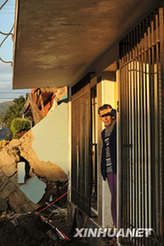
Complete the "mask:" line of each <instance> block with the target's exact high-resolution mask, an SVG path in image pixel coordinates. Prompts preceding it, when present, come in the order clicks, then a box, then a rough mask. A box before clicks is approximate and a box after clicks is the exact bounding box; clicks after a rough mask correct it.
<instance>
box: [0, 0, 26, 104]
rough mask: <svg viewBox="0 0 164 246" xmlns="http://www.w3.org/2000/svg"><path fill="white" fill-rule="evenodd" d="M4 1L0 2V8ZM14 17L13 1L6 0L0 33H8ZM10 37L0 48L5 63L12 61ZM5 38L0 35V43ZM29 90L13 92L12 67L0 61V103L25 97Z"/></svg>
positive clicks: (0, 13)
mask: <svg viewBox="0 0 164 246" xmlns="http://www.w3.org/2000/svg"><path fill="white" fill-rule="evenodd" d="M4 2H5V0H0V6H2V4H3V3H4ZM14 15H15V0H8V2H7V3H6V4H5V6H3V8H2V9H0V31H1V32H4V33H8V32H9V31H10V30H11V28H12V26H13V24H14ZM11 37H12V36H11V35H10V36H9V37H8V38H7V39H6V40H5V42H4V43H3V45H2V46H1V47H0V57H1V58H2V59H3V60H5V61H12V60H13V41H12V38H11ZM4 38H5V36H4V35H2V34H0V43H1V42H2V40H3V39H4ZM27 92H29V90H13V89H12V66H11V64H5V63H3V62H1V61H0V102H4V101H11V100H12V99H14V98H16V97H19V95H25V94H26V93H27Z"/></svg>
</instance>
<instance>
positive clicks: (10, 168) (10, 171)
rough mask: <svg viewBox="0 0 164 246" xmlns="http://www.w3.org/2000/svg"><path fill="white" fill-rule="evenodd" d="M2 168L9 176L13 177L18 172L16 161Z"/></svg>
mask: <svg viewBox="0 0 164 246" xmlns="http://www.w3.org/2000/svg"><path fill="white" fill-rule="evenodd" d="M1 168H2V170H3V171H4V173H5V175H6V176H7V177H12V176H13V175H14V174H15V173H16V172H17V169H16V165H15V162H14V163H12V164H11V165H6V166H2V167H1Z"/></svg>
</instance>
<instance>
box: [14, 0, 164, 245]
mask: <svg viewBox="0 0 164 246" xmlns="http://www.w3.org/2000/svg"><path fill="white" fill-rule="evenodd" d="M77 2H78V3H77ZM77 2H76V1H73V2H71V3H67V2H66V1H63V2H62V3H61V2H60V1H51V0H49V1H48V3H47V4H45V6H43V5H44V4H43V3H38V1H28V3H27V1H17V12H16V13H17V14H16V20H17V22H16V23H17V24H16V36H15V38H16V39H15V53H14V69H13V87H14V88H27V86H28V87H34V85H38V87H41V86H43V85H44V86H52V85H53V86H64V85H67V86H69V102H68V103H67V105H68V128H69V129H68V135H69V137H68V144H69V151H68V170H69V194H68V201H69V205H70V210H71V211H72V214H74V215H75V216H76V221H77V225H78V227H79V228H82V227H87V228H89V227H92V228H97V227H99V228H107V227H109V228H111V227H112V226H113V221H112V218H111V211H110V201H111V196H110V192H109V188H108V184H107V182H106V181H103V180H102V177H101V173H100V159H101V136H100V135H101V131H102V129H103V125H102V123H101V121H100V120H99V117H98V113H97V109H98V107H99V106H101V105H103V104H104V103H108V104H110V105H112V107H113V108H115V109H116V110H117V133H118V134H117V160H118V161H117V166H118V171H117V188H118V194H117V211H118V216H117V222H118V223H117V224H118V229H120V228H125V229H127V228H131V229H132V228H152V229H153V232H152V234H151V235H149V237H142V238H135V237H134V238H131V237H121V238H119V239H118V244H120V245H163V243H164V238H163V235H164V203H163V200H164V199H163V196H164V182H163V173H164V169H163V163H164V155H163V149H164V80H163V74H164V49H163V41H164V34H163V27H164V8H163V4H162V2H161V1H153V0H152V1H146V0H145V1H142V2H141V1H134V2H133V3H132V1H130V0H127V1H124V3H122V2H121V1H119V0H118V1H105V0H104V1H95V2H88V1H83V2H82V1H80V0H79V1H77ZM29 6H30V8H29ZM120 8H121V10H120ZM30 9H32V10H33V11H34V12H35V15H34V14H33V13H32V12H31V11H30ZM131 11H132V12H131ZM130 13H132V14H131V15H130ZM28 21H29V22H28ZM27 23H28V24H27ZM32 23H33V25H32ZM29 30H31V36H30V37H28V39H27V40H26V37H27V33H28V31H29ZM34 33H37V34H38V36H37V35H34ZM39 40H40V43H39ZM29 41H31V43H30V44H31V46H30V45H29ZM37 44H38V45H37ZM27 51H28V52H27ZM34 51H35V56H34V55H33V56H32V57H31V58H30V60H29V55H32V54H34ZM22 52H23V55H22ZM20 66H21V67H22V69H23V72H24V73H21V72H20V70H19V67H20ZM29 69H30V70H31V71H32V76H31V74H28V70H29ZM27 81H30V82H29V83H28V84H27ZM89 241H90V243H91V244H93V242H94V244H97V245H104V242H103V240H101V238H96V240H95V238H92V237H91V238H89Z"/></svg>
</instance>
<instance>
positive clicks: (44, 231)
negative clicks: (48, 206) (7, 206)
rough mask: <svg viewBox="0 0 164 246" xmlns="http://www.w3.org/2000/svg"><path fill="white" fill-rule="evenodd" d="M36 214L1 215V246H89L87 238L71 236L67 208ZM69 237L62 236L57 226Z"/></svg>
mask: <svg viewBox="0 0 164 246" xmlns="http://www.w3.org/2000/svg"><path fill="white" fill-rule="evenodd" d="M48 217H49V218H50V214H44V215H43V214H42V215H36V214H35V213H27V214H25V215H17V214H14V215H12V216H10V215H6V216H2V215H1V217H0V246H63V245H70V246H76V245H78V246H87V245H88V243H87V242H86V241H85V239H79V238H73V237H72V238H71V237H69V232H70V230H71V221H70V219H69V218H68V216H67V213H66V209H56V211H55V213H52V214H51V218H50V219H49V220H48ZM56 227H57V229H58V230H59V231H60V232H63V233H64V234H65V235H67V236H68V237H69V239H70V240H64V239H61V238H60V233H58V232H57V231H56V229H55V228H56Z"/></svg>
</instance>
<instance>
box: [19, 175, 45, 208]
mask: <svg viewBox="0 0 164 246" xmlns="http://www.w3.org/2000/svg"><path fill="white" fill-rule="evenodd" d="M19 189H20V190H21V191H23V193H24V194H25V195H26V197H28V199H29V200H30V201H32V202H33V203H35V204H37V203H38V202H39V201H40V200H41V199H42V197H43V195H44V194H45V189H46V184H45V183H44V182H42V181H41V180H39V179H38V177H37V176H35V177H33V178H30V179H28V180H27V181H26V183H25V184H24V185H20V186H19Z"/></svg>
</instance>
